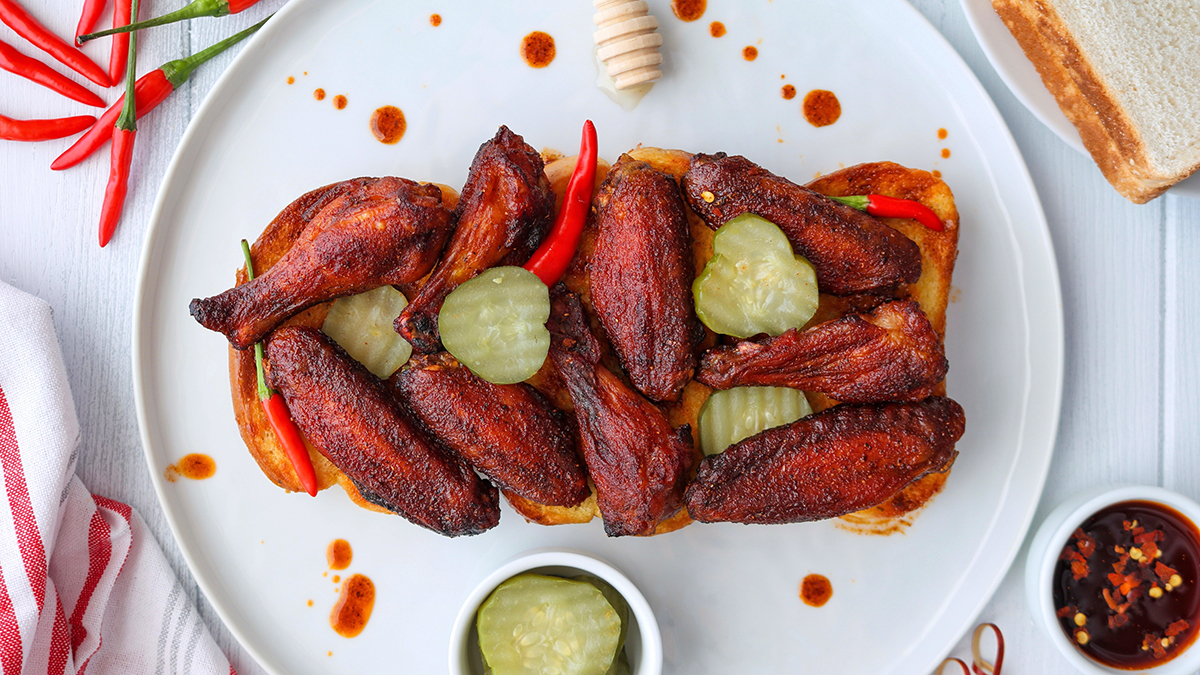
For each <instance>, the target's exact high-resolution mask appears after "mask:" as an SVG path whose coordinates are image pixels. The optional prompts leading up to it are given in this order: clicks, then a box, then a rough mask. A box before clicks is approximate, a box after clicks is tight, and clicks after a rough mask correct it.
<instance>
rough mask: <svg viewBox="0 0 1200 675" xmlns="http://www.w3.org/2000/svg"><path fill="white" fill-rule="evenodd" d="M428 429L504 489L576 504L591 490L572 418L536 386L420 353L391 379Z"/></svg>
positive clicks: (445, 357)
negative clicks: (490, 378) (501, 380)
mask: <svg viewBox="0 0 1200 675" xmlns="http://www.w3.org/2000/svg"><path fill="white" fill-rule="evenodd" d="M388 384H389V385H390V386H391V387H392V391H393V392H395V393H397V394H398V396H399V397H400V399H401V400H402V401H404V402H405V403H407V404H408V406H409V408H411V409H412V411H413V412H414V413H416V415H417V417H418V418H419V419H420V420H421V422H422V423H424V425H425V427H426V428H427V429H429V430H430V431H432V432H433V433H434V435H436V436H437V437H438V438H439V439H441V441H442V442H443V443H445V444H446V445H447V446H449V447H450V449H452V450H454V451H455V452H457V453H458V454H459V455H461V456H462V457H463V458H464V459H466V460H467V461H468V462H470V463H471V464H472V465H473V466H474V467H475V468H476V469H478V470H479V471H481V472H483V473H484V474H485V475H486V476H487V477H488V478H491V479H492V482H493V483H495V484H496V485H497V486H499V487H500V488H501V489H503V490H505V491H508V492H513V493H516V494H517V495H520V496H521V497H524V498H526V499H531V500H533V501H535V502H538V503H541V504H552V505H556V506H575V505H576V504H578V503H580V502H582V501H583V500H584V499H585V498H586V497H587V496H588V495H589V494H591V490H589V489H588V484H587V473H586V472H585V471H584V468H583V463H582V462H581V461H580V459H579V453H578V452H577V450H576V446H577V434H576V432H575V430H574V429H573V428H571V425H570V423H569V422H568V420H567V417H566V415H564V414H563V413H562V411H560V410H559V409H557V408H555V407H554V406H552V405H551V404H550V401H548V400H547V399H546V397H545V396H542V395H541V394H539V393H538V392H537V390H536V389H534V388H533V387H531V386H529V385H527V384H524V383H518V384H492V383H490V382H486V381H484V380H482V379H480V378H479V377H476V376H475V375H474V374H473V373H471V371H469V370H467V369H466V368H465V367H464V366H463V365H462V364H460V363H459V362H458V361H457V360H455V358H454V357H453V356H451V355H450V354H448V353H446V352H441V353H438V354H432V355H428V356H414V357H413V359H412V360H411V361H409V363H408V365H407V366H406V367H405V368H404V369H402V370H400V371H398V372H397V373H396V374H395V375H393V376H392V377H391V379H390V380H388Z"/></svg>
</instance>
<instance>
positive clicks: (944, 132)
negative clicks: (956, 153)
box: [938, 129, 950, 140]
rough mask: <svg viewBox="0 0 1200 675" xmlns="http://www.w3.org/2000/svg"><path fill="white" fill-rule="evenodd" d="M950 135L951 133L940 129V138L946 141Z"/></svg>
mask: <svg viewBox="0 0 1200 675" xmlns="http://www.w3.org/2000/svg"><path fill="white" fill-rule="evenodd" d="M948 135H950V132H949V131H946V130H945V129H938V138H940V139H942V140H946V136H948Z"/></svg>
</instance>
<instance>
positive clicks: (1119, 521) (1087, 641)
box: [1053, 501, 1200, 670]
mask: <svg viewBox="0 0 1200 675" xmlns="http://www.w3.org/2000/svg"><path fill="white" fill-rule="evenodd" d="M1198 573H1200V532H1198V531H1197V530H1196V525H1195V524H1193V523H1192V522H1191V521H1189V520H1188V519H1187V518H1186V517H1185V516H1183V515H1182V514H1180V513H1179V512H1178V511H1175V510H1174V509H1172V508H1170V507H1167V506H1164V505H1162V504H1157V503H1154V502H1145V501H1129V502H1121V503H1119V504H1114V505H1112V506H1109V507H1107V508H1105V509H1102V510H1100V511H1099V512H1097V513H1096V514H1095V515H1093V516H1092V517H1091V518H1088V519H1087V520H1086V521H1084V522H1083V524H1082V525H1081V526H1080V527H1079V529H1077V530H1076V531H1075V533H1074V534H1073V535H1072V536H1071V539H1070V540H1069V541H1068V542H1067V544H1066V546H1065V547H1064V548H1063V551H1062V554H1061V556H1060V558H1059V561H1058V565H1057V566H1056V567H1055V568H1054V581H1053V583H1054V589H1053V591H1054V607H1055V610H1056V611H1057V613H1058V617H1059V625H1061V626H1062V629H1063V632H1064V633H1066V635H1067V637H1068V639H1070V640H1071V642H1072V643H1073V644H1074V645H1075V646H1076V648H1077V649H1079V650H1080V651H1082V652H1083V653H1084V654H1085V655H1086V656H1088V657H1089V658H1091V659H1092V660H1094V661H1096V662H1098V663H1102V664H1104V665H1106V666H1110V667H1112V668H1119V669H1122V670H1141V669H1144V668H1151V667H1153V666H1157V665H1159V664H1161V663H1163V662H1165V661H1169V660H1170V659H1172V658H1174V657H1175V656H1177V655H1178V654H1180V653H1182V652H1183V651H1184V650H1185V649H1187V648H1188V646H1190V645H1191V644H1192V642H1193V641H1195V639H1196V634H1197V632H1198V629H1200V592H1197V586H1196V581H1197V576H1198ZM1172 581H1178V582H1180V583H1178V584H1175V583H1172ZM1155 596H1158V597H1155ZM1080 624H1082V625H1080ZM1163 640H1166V644H1163Z"/></svg>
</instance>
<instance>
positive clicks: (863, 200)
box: [826, 195, 871, 211]
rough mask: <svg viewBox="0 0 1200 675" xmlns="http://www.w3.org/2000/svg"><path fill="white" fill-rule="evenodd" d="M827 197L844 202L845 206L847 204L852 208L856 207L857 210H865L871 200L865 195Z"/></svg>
mask: <svg viewBox="0 0 1200 675" xmlns="http://www.w3.org/2000/svg"><path fill="white" fill-rule="evenodd" d="M826 196H827V197H829V195H826ZM829 198H830V199H832V200H833V201H835V202H839V203H842V204H845V205H846V206H849V207H850V208H852V209H858V210H859V211H866V210H867V207H868V206H870V205H871V200H870V198H869V197H868V196H867V195H852V196H850V197H829Z"/></svg>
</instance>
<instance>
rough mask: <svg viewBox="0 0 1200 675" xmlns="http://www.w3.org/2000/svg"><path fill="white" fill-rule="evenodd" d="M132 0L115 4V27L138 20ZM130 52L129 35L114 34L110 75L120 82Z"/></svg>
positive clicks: (117, 0)
mask: <svg viewBox="0 0 1200 675" xmlns="http://www.w3.org/2000/svg"><path fill="white" fill-rule="evenodd" d="M134 11H135V10H134V9H133V3H132V2H131V0H116V2H115V3H114V4H113V28H119V27H121V26H128V25H129V24H131V23H133V22H134V21H136V20H137V16H136V14H134ZM128 54H129V35H128V34H127V33H122V34H120V35H114V36H113V41H112V49H111V50H110V51H109V53H108V77H109V79H111V80H112V81H113V82H118V81H119V78H120V77H121V75H122V73H124V72H125V59H126V58H127V55H128Z"/></svg>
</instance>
